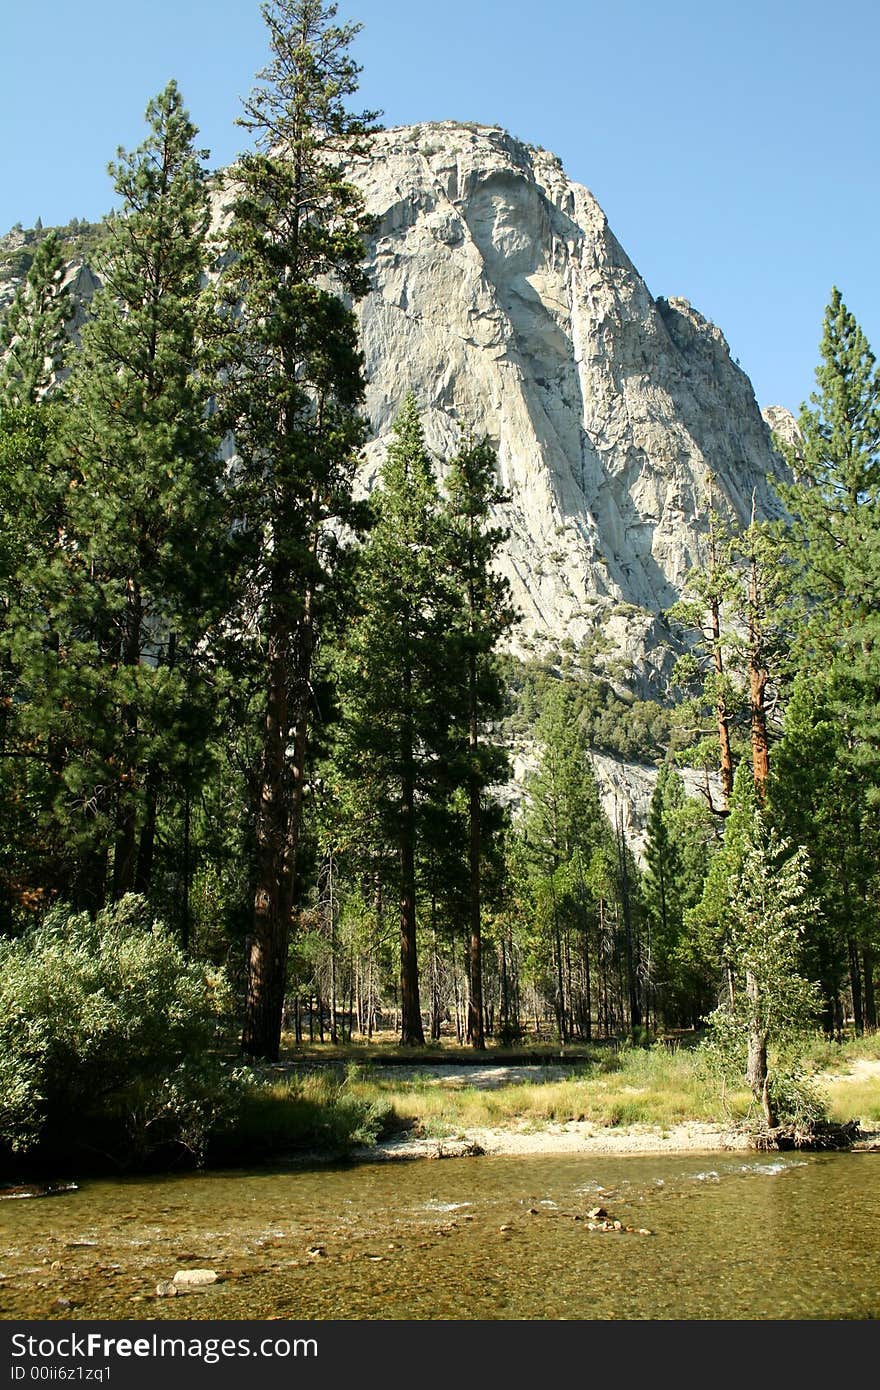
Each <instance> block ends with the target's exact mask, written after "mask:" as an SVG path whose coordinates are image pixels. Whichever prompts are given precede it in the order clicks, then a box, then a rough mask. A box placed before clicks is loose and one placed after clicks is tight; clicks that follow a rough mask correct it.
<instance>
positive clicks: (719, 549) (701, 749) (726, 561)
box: [668, 477, 741, 813]
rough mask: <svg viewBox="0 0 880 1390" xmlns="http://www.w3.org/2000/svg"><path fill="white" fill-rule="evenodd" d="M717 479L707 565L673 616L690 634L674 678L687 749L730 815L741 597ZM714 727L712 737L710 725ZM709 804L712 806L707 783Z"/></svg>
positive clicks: (691, 577) (691, 581) (691, 579)
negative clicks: (735, 637) (734, 629)
mask: <svg viewBox="0 0 880 1390" xmlns="http://www.w3.org/2000/svg"><path fill="white" fill-rule="evenodd" d="M712 481H713V480H712V478H711V477H709V479H708V483H707V488H708V497H707V513H708V536H707V543H708V556H707V561H706V564H705V566H703V567H702V568H699V569H695V570H693V571H692V572H691V573H690V574H689V575H688V579H687V585H686V588H685V593H684V595H683V597H682V598H681V599H680V600H679V602H678V603H676V604H674V605H673V606H672V607H671V608H670V609H669V611H668V617H669V618H670V619H671V621H672V622H673V624H674V625H675V626H677V627H679V628H681V629H682V630H683V631H684V632H685V633H688V634H689V647H688V650H687V651H686V652H685V653H684V654H683V655H682V656H681V657H680V658H679V660H678V662H677V663H676V667H675V671H674V673H673V679H674V682H675V684H676V685H677V686H679V687H680V689H681V690H682V692H683V694H684V696H685V700H684V702H683V703H682V704H681V705H680V706H679V709H678V711H677V716H678V721H679V724H680V725H682V726H684V727H685V728H686V730H687V736H688V739H689V746H688V748H687V749H685V750H682V758H684V757H686V758H687V760H688V762H689V763H690V764H691V765H692V766H700V767H705V768H706V769H707V771H708V770H709V769H710V768H712V767H715V768H717V770H718V774H719V777H720V780H721V793H722V798H723V805H722V806H721V807H720V808H718V809H720V810H721V812H722V813H723V812H725V811H726V808H727V805H728V803H729V801H730V797H731V794H732V792H733V777H734V767H735V747H734V730H735V722H736V719H737V717H738V714H739V706H740V703H741V695H740V692H739V691H738V689H737V687H736V684H735V682H734V681H733V680H732V679H731V672H730V669H729V665H730V654H731V644H732V633H731V627H730V623H729V621H728V619H727V613H728V609H729V607H730V605H731V602H732V600H733V598H734V595H735V594H736V588H737V584H736V576H735V573H734V570H733V566H732V556H731V535H730V531H729V528H728V527H727V526H726V525H725V523H724V522H723V520H722V518H721V517H720V515H719V514H718V512H717V511H716V509H715V507H714V505H713V502H712ZM710 719H711V721H712V723H713V724H714V730H713V732H712V733H710V732H709V729H708V728H707V721H708V720H710ZM707 799H708V801H709V805H710V807H711V808H712V809H713V810H714V809H715V807H714V806H712V798H711V790H710V787H709V783H708V779H707Z"/></svg>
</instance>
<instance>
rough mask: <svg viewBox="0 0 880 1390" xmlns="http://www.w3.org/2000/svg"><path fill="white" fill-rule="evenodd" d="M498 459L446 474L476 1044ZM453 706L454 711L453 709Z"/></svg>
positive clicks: (500, 600)
mask: <svg viewBox="0 0 880 1390" xmlns="http://www.w3.org/2000/svg"><path fill="white" fill-rule="evenodd" d="M496 471H497V460H496V456H495V452H494V450H493V449H492V447H491V445H490V444H489V443H488V441H483V442H482V443H479V444H474V445H470V446H468V447H466V448H464V449H462V450H461V451H460V452H459V453H458V454H457V455H456V456H455V458H454V459H453V460H452V464H451V467H450V470H449V474H448V476H447V479H446V495H447V503H446V510H445V521H446V525H447V528H448V534H447V544H448V550H449V561H448V563H449V580H450V584H451V587H452V590H453V594H454V595H455V597H456V598H457V602H458V614H457V617H456V620H455V621H454V622H453V624H452V626H451V628H450V631H449V638H450V647H451V651H450V657H449V668H448V669H449V672H450V675H451V677H452V679H453V681H456V683H457V687H458V688H457V690H454V691H453V692H451V694H452V699H451V701H450V704H451V705H452V706H453V708H454V710H455V713H456V715H457V723H458V739H457V742H458V748H456V749H454V750H453V757H452V761H453V763H454V771H453V778H452V780H453V781H457V782H459V783H460V785H461V787H462V789H463V790H464V792H465V794H466V797H467V822H468V868H469V872H468V921H469V929H468V981H469V1000H468V1026H467V1036H468V1038H469V1040H470V1041H471V1042H472V1043H473V1045H474V1047H476V1048H482V1047H483V1046H484V1045H485V1043H484V1030H483V983H482V953H481V939H480V936H481V920H482V894H481V873H482V860H483V856H484V853H485V846H484V843H483V839H484V833H485V830H486V828H487V821H488V816H489V814H490V812H491V808H490V807H488V806H487V805H486V792H487V789H488V788H489V787H490V786H491V785H492V784H493V783H498V782H501V781H504V780H506V776H507V774H508V762H507V758H506V755H505V753H504V751H503V749H502V748H501V747H499V745H498V744H497V743H494V742H492V741H490V740H489V739H487V737H486V733H485V729H486V724H487V722H488V721H490V720H494V719H497V718H498V717H499V716H500V715H501V714H502V712H503V710H504V707H505V688H504V684H503V681H502V677H501V671H500V668H499V665H498V661H497V658H496V647H497V645H498V642H499V641H500V639H501V637H502V636H503V635H504V633H505V632H506V631H507V630H508V629H509V627H510V626H511V624H512V622H513V620H514V615H513V611H512V609H511V607H510V586H509V585H508V583H507V581H506V580H504V579H503V578H501V576H499V575H497V574H494V573H493V572H492V568H491V566H492V561H493V560H494V558H495V556H496V554H497V551H498V547H499V546H500V545H501V543H502V541H503V540H504V539H505V538H506V535H507V533H506V531H505V530H504V529H503V528H501V527H499V526H493V525H491V524H490V512H491V508H492V507H493V506H497V505H499V504H500V503H501V502H503V501H505V500H506V499H505V497H504V495H503V494H502V493H501V492H500V490H499V488H498V486H497V482H496ZM451 712H452V711H451Z"/></svg>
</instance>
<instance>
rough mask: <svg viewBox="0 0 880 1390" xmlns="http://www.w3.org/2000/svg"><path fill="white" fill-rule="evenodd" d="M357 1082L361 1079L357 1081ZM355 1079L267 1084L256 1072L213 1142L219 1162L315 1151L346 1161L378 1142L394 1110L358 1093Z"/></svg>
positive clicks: (327, 1075)
mask: <svg viewBox="0 0 880 1390" xmlns="http://www.w3.org/2000/svg"><path fill="white" fill-rule="evenodd" d="M355 1080H357V1078H355ZM357 1089H358V1088H357V1087H356V1086H355V1088H354V1089H353V1083H352V1080H351V1078H350V1077H349V1076H342V1075H340V1074H338V1073H337V1072H336V1071H333V1072H328V1071H325V1070H322V1071H320V1072H314V1073H310V1074H307V1075H305V1076H302V1077H285V1079H284V1080H283V1081H267V1080H265V1079H261V1078H260V1077H259V1076H258V1075H257V1074H256V1073H253V1074H251V1075H250V1077H249V1084H248V1085H247V1086H245V1087H244V1088H243V1090H242V1093H241V1100H240V1103H239V1105H238V1107H237V1109H236V1111H235V1114H234V1115H233V1116H231V1117H230V1118H229V1119H228V1120H227V1121H226V1122H225V1123H220V1124H218V1125H217V1127H216V1129H215V1131H214V1133H213V1135H212V1137H211V1141H210V1149H209V1153H210V1157H211V1159H212V1161H214V1162H231V1161H246V1160H249V1159H251V1157H252V1155H253V1154H254V1153H259V1154H261V1155H262V1156H263V1157H264V1158H267V1157H271V1156H276V1157H278V1158H282V1157H289V1156H290V1155H291V1154H294V1153H303V1152H315V1153H321V1154H324V1155H327V1156H331V1157H336V1158H343V1157H345V1156H346V1155H347V1154H349V1153H350V1152H351V1150H352V1149H354V1148H357V1147H359V1146H361V1145H367V1146H368V1145H372V1144H375V1142H376V1140H377V1139H379V1138H380V1137H381V1136H382V1135H383V1134H384V1133H385V1132H386V1130H387V1129H388V1128H389V1127H390V1126H391V1122H392V1121H391V1106H390V1105H389V1104H388V1102H386V1101H385V1100H383V1098H382V1097H381V1096H376V1097H372V1098H366V1097H363V1096H361V1095H359V1094H357V1093H356V1092H357Z"/></svg>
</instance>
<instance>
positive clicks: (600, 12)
mask: <svg viewBox="0 0 880 1390" xmlns="http://www.w3.org/2000/svg"><path fill="white" fill-rule="evenodd" d="M4 9H5V10H6V13H4V15H3V19H2V26H0V45H2V47H0V82H2V88H0V90H2V103H0V155H2V165H0V169H2V178H0V231H5V230H7V229H8V228H9V227H11V226H12V225H13V224H14V223H15V222H19V221H20V222H22V223H23V224H24V225H25V226H29V225H32V224H33V222H34V221H35V220H36V218H37V217H38V216H40V217H42V219H43V222H44V223H46V224H47V225H48V224H50V223H55V222H64V221H67V220H68V219H69V218H70V217H73V216H77V217H85V218H90V219H96V218H98V217H99V216H100V215H101V214H102V213H104V212H105V211H107V209H108V208H109V206H110V204H111V201H112V188H111V185H110V182H109V179H108V178H107V175H106V165H107V162H108V160H109V159H111V158H112V157H113V155H114V154H115V151H116V147H117V146H118V145H124V146H125V147H127V148H131V147H133V146H135V145H137V144H138V143H139V142H140V141H141V139H142V138H143V134H144V124H143V112H144V108H145V106H146V104H147V101H148V100H149V98H150V97H151V96H153V95H154V94H155V93H156V92H157V91H159V90H160V89H161V88H162V87H163V86H164V85H165V83H166V82H167V81H168V79H169V78H171V77H175V78H176V79H177V81H178V83H179V85H180V87H181V90H182V92H183V95H184V99H185V101H186V103H187V105H188V107H189V110H190V114H191V116H192V118H193V120H194V121H195V123H196V124H197V125H198V126H199V127H200V130H201V142H202V144H204V145H205V146H207V147H208V148H209V149H210V150H211V163H212V165H214V166H216V165H220V164H223V163H226V162H228V161H229V160H230V159H232V158H233V157H234V156H235V155H236V154H237V153H238V152H240V150H241V149H242V148H244V146H245V144H246V137H245V132H244V131H242V130H240V129H239V128H237V127H236V126H235V125H234V121H235V117H236V115H237V114H238V111H239V109H240V98H241V97H242V96H244V95H246V93H247V92H248V91H249V89H250V87H251V84H252V80H253V76H254V73H255V72H256V70H257V69H258V68H259V67H260V66H261V65H262V64H263V62H264V61H265V59H266V56H267V48H266V42H265V28H264V25H263V21H262V18H261V16H260V12H259V5H258V3H257V0H150V3H149V4H147V3H144V0H125V3H120V0H76V3H75V4H73V3H71V0H40V3H39V4H37V5H30V6H23V5H20V4H15V5H9V6H4ZM339 18H340V19H347V20H354V21H361V22H362V23H363V25H364V30H363V32H362V34H361V35H360V37H359V38H358V40H357V44H356V48H355V54H356V57H357V59H358V61H359V62H360V63H361V64H362V65H363V69H364V71H363V74H362V85H361V93H360V98H361V104H363V105H364V106H376V107H381V108H382V109H383V111H384V121H385V124H386V125H399V124H403V123H407V122H414V121H427V120H438V119H445V118H449V119H455V120H479V121H486V122H489V123H498V124H500V125H503V126H505V127H506V128H507V129H508V130H510V131H511V132H512V133H513V134H514V135H517V136H519V137H520V138H521V139H523V140H526V141H528V142H530V143H532V144H538V145H543V146H545V147H546V148H547V149H551V150H553V151H554V152H555V153H556V154H558V155H560V156H561V158H562V160H563V163H564V165H565V168H566V170H567V172H568V174H569V175H570V177H572V178H574V179H576V180H577V181H578V182H580V183H584V184H586V185H587V186H588V187H589V188H590V189H591V190H592V192H593V193H594V195H595V196H596V197H597V198H598V200H599V202H600V203H601V204H602V207H603V208H604V210H605V212H606V214H607V216H608V219H609V222H610V224H611V227H612V228H613V230H614V231H615V233H616V235H617V236H618V238H619V240H620V241H621V242H622V244H623V246H624V248H625V249H626V251H627V252H628V254H629V255H630V256H631V258H632V260H633V261H634V262H635V264H636V266H637V267H638V269H639V270H640V272H641V273H642V275H643V276H644V278H645V280H646V281H647V284H648V287H649V289H650V290H651V292H652V293H653V294H655V295H660V294H663V295H674V294H679V295H684V296H685V297H686V298H687V299H689V300H690V301H691V302H692V303H693V304H694V305H695V307H696V308H698V309H699V310H700V311H701V312H702V313H704V314H706V316H707V317H709V318H711V319H713V320H714V321H715V322H716V323H717V324H718V325H719V327H720V328H721V329H722V330H723V331H724V333H725V335H726V337H727V339H728V342H729V343H730V348H731V352H732V353H733V354H734V356H735V357H737V358H738V359H739V360H740V363H741V365H742V366H743V368H744V369H745V370H746V371H747V372H748V374H749V375H750V377H751V378H752V381H753V383H754V386H755V391H756V394H757V397H758V401H759V403H760V404H762V405H766V404H771V403H780V404H783V405H787V406H788V407H789V408H790V409H793V410H795V411H796V410H797V408H798V406H799V404H800V402H801V401H802V400H804V399H805V398H806V396H808V394H809V392H810V391H811V390H812V389H813V385H814V381H813V369H814V367H815V365H816V362H817V360H818V343H819V338H820V336H821V322H822V314H823V311H824V308H825V305H826V303H827V301H828V298H829V295H830V291H831V286H832V285H833V284H837V285H838V286H839V287H840V290H841V292H842V294H843V297H844V299H845V300H846V302H847V304H848V306H849V308H850V309H851V310H852V311H853V313H854V314H855V315H856V317H857V319H858V320H859V322H860V323H861V325H862V327H863V329H864V330H865V333H866V334H867V337H868V340H869V342H870V343H871V344H872V346H873V347H874V349H875V351H876V352H878V354H880V277H878V275H877V254H878V249H880V247H878V241H880V238H878V234H877V226H878V215H880V206H878V204H880V193H878V188H880V181H878V149H880V128H878V127H880V120H878V105H877V97H876V71H877V60H878V52H880V7H877V6H876V0H838V3H837V4H836V5H830V4H828V3H819V2H818V0H737V3H734V4H731V3H729V0H724V3H721V0H665V3H659V2H658V3H652V0H551V3H548V4H537V3H535V0H531V3H523V0H441V3H430V4H425V3H422V0H350V3H348V0H343V3H341V4H340V6H339Z"/></svg>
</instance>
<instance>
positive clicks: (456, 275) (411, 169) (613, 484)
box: [0, 122, 793, 695]
mask: <svg viewBox="0 0 880 1390" xmlns="http://www.w3.org/2000/svg"><path fill="white" fill-rule="evenodd" d="M350 177H351V178H352V179H353V181H355V182H356V183H358V184H359V186H360V187H361V189H362V190H363V192H364V195H365V197H366V202H367V207H368V210H369V211H370V212H371V213H372V214H373V215H374V216H375V218H376V231H375V234H374V235H373V236H372V237H371V239H370V242H369V248H368V249H369V256H368V269H369V274H370V280H371V284H372V290H371V292H370V294H369V295H368V296H367V297H366V298H365V299H364V300H363V301H362V302H361V303H360V304H359V305H358V314H359V317H360V322H361V328H362V341H363V349H364V355H365V359H366V369H367V376H368V381H369V388H368V394H367V410H368V414H369V417H370V423H371V426H372V431H373V442H372V443H371V444H370V445H369V448H368V451H367V463H366V466H365V469H364V477H363V481H364V485H365V486H366V487H369V486H370V485H371V483H372V481H373V480H374V479H375V476H376V473H377V470H378V466H379V463H380V461H381V458H382V457H383V455H384V452H385V449H386V447H387V443H388V438H389V433H390V430H391V425H392V422H393V420H394V417H395V415H396V413H397V411H398V410H399V408H400V405H401V403H402V400H403V397H404V394H405V393H406V391H407V390H409V389H412V390H413V391H414V392H415V396H416V400H417V402H418V405H419V407H420V409H421V411H422V413H423V419H424V424H425V430H426V435H427V439H428V443H429V445H430V446H431V448H432V449H433V450H434V451H435V452H436V454H437V455H438V457H439V458H440V460H441V461H442V460H443V459H446V458H448V457H449V456H450V455H451V454H452V453H453V452H454V450H455V448H456V447H457V445H458V443H459V442H460V440H461V438H462V432H463V431H468V430H470V431H472V432H473V433H474V434H475V435H477V436H482V435H484V434H485V435H488V436H489V438H490V439H491V440H492V441H493V443H494V444H495V446H496V447H497V450H498V458H499V465H500V470H501V476H502V481H503V483H504V485H505V487H506V488H507V490H508V492H509V495H510V499H511V500H510V504H509V506H507V507H506V508H504V517H503V519H504V521H505V523H506V524H507V525H508V526H509V528H510V538H509V541H508V543H507V547H506V551H505V555H504V558H503V562H502V567H503V569H504V572H505V573H506V574H507V576H508V578H509V580H510V582H511V586H512V589H513V597H514V601H515V603H516V605H517V607H518V608H519V610H520V612H521V614H522V621H521V623H520V624H519V626H518V629H517V632H516V636H515V638H514V642H513V646H514V649H515V650H518V651H519V652H520V654H528V653H529V652H530V651H532V650H535V649H538V650H541V651H546V649H547V648H548V647H553V646H556V645H557V644H559V643H560V642H562V641H564V640H566V639H569V641H570V643H571V644H573V646H574V648H575V650H576V651H580V652H581V653H582V657H583V662H582V664H583V665H584V666H585V667H587V669H589V667H590V666H591V665H592V666H593V667H594V668H595V667H599V668H600V669H604V670H605V671H606V673H607V674H609V675H610V676H612V678H613V679H615V680H618V681H623V682H626V683H628V684H629V685H630V686H631V687H632V688H633V689H635V690H636V691H637V692H638V693H640V694H643V695H651V694H653V695H657V694H659V693H661V692H662V690H663V686H664V676H665V674H666V672H667V671H668V668H669V662H670V648H669V641H670V634H669V632H668V630H667V628H666V625H665V623H664V621H663V618H662V612H663V610H664V609H665V608H667V607H668V606H669V605H670V604H671V603H672V602H674V600H675V599H676V598H677V597H678V596H679V593H680V590H681V586H682V584H683V582H684V580H685V578H686V576H687V573H688V570H689V569H690V568H691V567H692V566H693V565H694V564H698V563H700V560H701V558H702V553H703V552H702V540H703V535H704V533H705V513H706V478H707V474H708V473H709V472H710V471H711V473H712V475H713V477H714V483H713V502H714V505H715V506H716V507H718V508H719V510H721V511H722V512H726V513H727V514H728V515H730V516H737V517H739V518H742V519H744V518H746V517H747V516H748V514H749V512H750V510H751V502H752V493H753V490H754V491H755V493H756V502H757V510H758V514H759V515H761V516H768V515H774V514H777V513H778V512H779V510H780V508H779V503H778V501H777V499H776V498H775V495H774V494H773V493H772V491H771V490H770V489H769V488H768V486H767V482H766V478H767V475H768V474H776V473H782V472H783V471H784V465H783V463H782V460H781V459H780V458H779V456H778V455H777V454H776V453H775V452H774V450H773V447H772V444H771V435H770V427H769V425H768V424H767V423H765V421H764V420H763V419H762V417H761V415H760V413H759V411H758V407H757V405H756V402H755V398H754V394H753V392H752V387H751V384H750V382H749V380H748V378H747V377H746V376H745V374H744V373H743V372H742V371H741V370H740V368H739V367H738V366H737V365H736V364H735V363H734V362H733V361H732V360H731V357H730V353H729V351H728V347H727V344H726V342H725V340H724V337H723V335H722V333H721V332H720V331H719V329H717V328H716V327H714V325H712V324H711V323H709V322H707V320H706V319H704V318H702V317H701V315H700V314H698V313H697V312H696V310H695V309H693V308H692V307H691V306H690V305H689V304H688V302H687V301H686V300H684V299H676V298H672V299H654V298H652V296H651V294H650V293H649V291H648V289H647V287H646V285H645V283H644V281H643V280H642V278H641V277H640V275H639V274H638V272H637V270H636V269H635V267H634V266H633V264H632V262H631V261H630V260H629V258H628V257H627V255H626V253H625V252H624V251H623V249H622V248H621V246H620V244H619V242H618V241H617V240H616V238H615V237H614V235H613V233H612V232H611V230H610V228H609V226H608V222H607V219H606V217H605V214H604V213H603V212H602V209H601V208H600V207H599V205H598V203H597V202H596V200H595V199H594V198H593V196H592V195H591V194H590V192H589V191H588V190H587V189H586V188H584V187H582V186H580V185H579V184H575V183H572V182H571V181H570V180H569V179H568V178H567V176H566V174H565V173H564V171H563V169H562V167H561V164H560V162H559V160H558V159H557V158H556V157H555V156H553V155H552V154H549V153H547V152H546V151H545V150H540V149H535V148H533V147H531V146H527V145H524V144H522V143H520V142H519V141H518V140H515V139H513V138H512V137H511V136H510V135H508V134H507V133H506V132H505V131H503V130H501V129H499V128H497V127H489V126H477V125H460V124H457V123H454V122H443V123H439V124H431V125H418V126H407V127H401V128H399V129H394V130H389V131H385V132H382V133H381V134H379V135H378V136H377V137H376V139H375V142H374V145H373V150H372V153H371V155H370V157H369V158H366V159H362V160H358V161H354V162H353V163H352V165H351V166H350ZM222 220H223V209H222V207H218V221H219V222H220V223H221V224H222ZM28 235H29V234H27V233H21V232H20V230H18V229H14V230H13V232H12V233H9V234H8V235H7V236H6V237H5V238H3V239H2V242H0V249H2V251H3V255H4V259H7V260H8V259H9V257H13V258H14V256H15V253H16V251H21V250H22V248H23V246H24V242H25V241H26V240H27V237H28ZM19 242H20V243H21V245H19ZM15 278H16V277H14V276H13V277H11V278H10V277H9V276H3V275H0V312H2V308H3V306H4V304H5V303H8V301H9V300H10V299H11V297H12V293H13V292H14V281H15ZM68 279H69V281H70V282H71V285H72V288H73V290H74V295H75V298H76V300H77V304H78V313H77V321H76V324H75V325H74V328H75V327H78V326H79V323H80V322H81V321H82V319H83V317H84V314H85V311H86V307H87V302H88V300H89V299H90V297H91V294H92V293H93V292H94V288H95V281H94V278H93V277H92V275H91V274H90V272H89V270H88V268H87V267H86V266H84V265H82V264H81V262H80V263H77V264H74V265H72V266H71V268H70V270H69V273H68ZM786 414H787V412H782V415H786ZM768 420H770V423H771V424H773V426H774V428H779V427H780V423H782V424H783V426H788V425H789V421H790V417H789V421H782V419H781V416H773V415H772V414H771V413H768ZM790 424H791V425H793V421H790ZM789 427H790V426H789ZM441 468H442V462H441Z"/></svg>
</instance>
